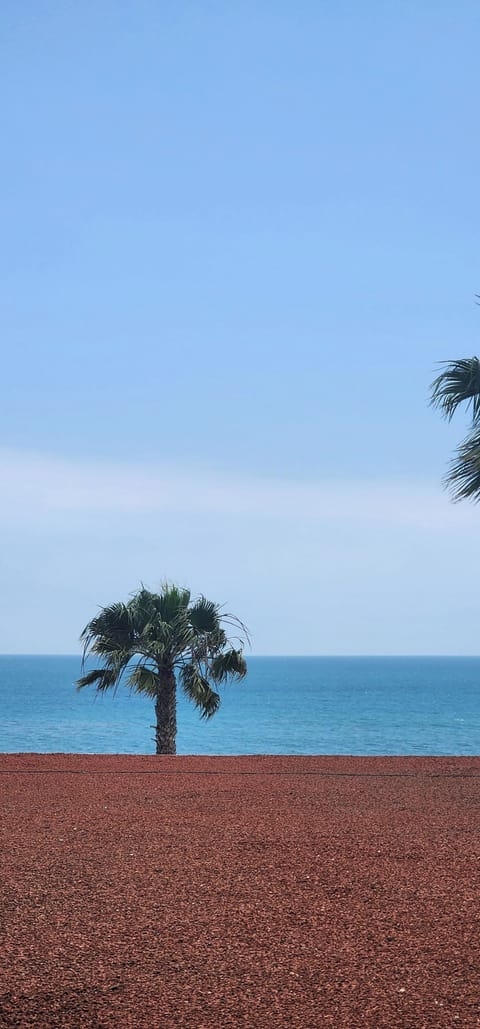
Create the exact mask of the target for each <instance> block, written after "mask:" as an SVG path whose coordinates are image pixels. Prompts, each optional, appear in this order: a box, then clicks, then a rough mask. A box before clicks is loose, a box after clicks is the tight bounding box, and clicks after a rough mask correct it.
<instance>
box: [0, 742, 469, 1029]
mask: <svg viewBox="0 0 480 1029" xmlns="http://www.w3.org/2000/svg"><path fill="white" fill-rule="evenodd" d="M2 773H6V774H2ZM477 778H480V756H479V757H477V756H475V757H468V756H466V757H463V756H459V757H451V756H448V757H419V756H406V757H403V756H399V757H390V756H388V757H385V756H376V757H346V756H343V755H341V756H340V755H330V756H327V755H321V756H296V755H291V756H283V755H252V756H239V757H233V756H218V757H213V756H205V757H203V756H200V755H190V756H183V755H181V756H180V755H179V756H176V757H156V756H155V755H110V754H108V755H104V754H102V755H97V754H88V755H87V754H85V755H84V754H80V755H75V754H64V753H62V754H36V753H30V754H27V753H20V754H0V782H1V784H2V808H3V818H2V821H3V829H4V833H5V836H6V840H5V845H4V848H3V850H2V853H1V855H0V872H1V875H2V883H3V897H4V918H3V921H4V925H5V937H4V938H5V946H4V953H5V959H4V966H3V968H2V970H1V971H0V1025H1V1026H2V1029H3V1027H5V1029H7V1027H11V1026H12V1027H13V1026H17V1027H18V1026H21V1027H22V1029H30V1027H32V1029H33V1027H34V1026H35V1029H37V1027H42V1029H57V1027H65V1029H79V1027H92V1029H93V1027H94V1026H95V1027H98V1029H107V1027H111V1029H113V1027H114V1026H118V1025H122V1027H123V1026H125V1027H126V1029H147V1027H152V1029H156V1027H158V1029H160V1027H162V1029H163V1027H164V1026H166V1025H169V1026H170V1025H171V1026H172V1027H175V1029H177V1027H178V1029H200V1027H201V1029H213V1027H214V1026H215V1029H217V1027H218V1026H219V1025H221V1026H222V1029H223V1027H225V1029H233V1027H236V1029H237V1027H238V1029H240V1027H242V1029H243V1027H244V1026H246V1025H252V1026H253V1025H258V1026H260V1027H262V1029H286V1027H287V1026H288V1027H289V1029H290V1027H291V1029H305V1027H307V1026H308V1029H316V1027H317V1026H319V1027H320V1026H322V1027H323V1026H335V1027H343V1026H345V1027H348V1029H357V1026H358V1029H360V1027H361V1026H362V1027H367V1029H378V1027H379V1026H381V1025H385V1026H386V1025H388V1026H389V1029H390V1027H391V1029H396V1027H398V1029H400V1027H403V1026H405V1025H412V1026H413V1025H415V1027H417V1026H418V1027H419V1029H421V1027H422V1026H425V1027H428V1029H432V1027H433V1029H437V1027H438V1029H440V1027H447V1026H449V1027H451V1026H452V1025H455V1026H464V1027H468V1029H473V1027H474V1026H475V1025H480V1007H479V995H480V970H479V967H478V958H477V955H478V943H479V939H478V937H479V933H478V895H479V886H480V871H479V869H480V861H479V858H480V839H479V832H478V830H479V790H478V784H477V782H476V779H477Z"/></svg>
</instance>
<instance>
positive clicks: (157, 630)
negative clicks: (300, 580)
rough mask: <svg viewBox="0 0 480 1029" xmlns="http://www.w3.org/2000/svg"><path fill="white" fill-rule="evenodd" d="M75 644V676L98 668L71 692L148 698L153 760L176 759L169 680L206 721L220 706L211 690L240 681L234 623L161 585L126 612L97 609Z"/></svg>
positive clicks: (241, 662)
mask: <svg viewBox="0 0 480 1029" xmlns="http://www.w3.org/2000/svg"><path fill="white" fill-rule="evenodd" d="M222 623H224V624H226V625H229V626H233V627H234V629H235V630H236V633H237V635H236V636H235V637H233V639H230V640H229V638H228V637H227V634H226V632H225V630H224V628H223V627H222ZM80 639H81V641H82V642H83V646H84V650H83V662H82V672H85V662H86V660H87V658H91V657H92V656H93V655H95V656H97V657H99V658H100V659H101V663H102V667H100V668H93V669H91V670H90V671H87V672H86V673H85V674H84V675H82V678H81V679H79V680H78V682H77V688H78V689H83V688H84V687H85V686H95V688H96V691H97V692H98V693H104V692H105V691H106V690H109V689H114V690H116V689H117V687H118V686H119V685H120V683H121V682H125V684H126V686H127V687H129V688H130V689H132V690H134V692H135V693H143V694H146V696H148V697H151V698H152V700H153V701H154V703H155V715H156V726H155V742H156V753H157V754H175V752H176V749H175V738H176V732H177V718H176V688H177V680H178V683H179V684H180V686H181V688H182V689H183V691H184V693H186V695H187V697H188V698H189V699H190V700H192V701H193V703H194V704H195V705H196V707H197V708H199V710H200V714H201V717H202V718H211V716H212V715H214V714H215V712H216V711H218V708H219V706H220V696H219V694H218V693H217V692H216V691H215V690H214V689H213V686H216V685H218V684H221V683H227V682H228V681H230V680H239V679H243V678H244V676H245V675H246V674H247V665H246V662H245V658H244V656H243V644H244V642H245V640H247V641H248V632H247V630H246V628H245V626H244V625H243V624H242V623H241V622H240V621H239V619H238V618H235V617H234V616H233V615H222V614H221V611H220V608H219V606H218V605H217V604H214V603H212V601H210V600H206V599H205V597H203V596H201V597H199V598H198V599H197V600H195V601H193V602H192V600H191V595H190V591H189V590H187V589H181V588H180V587H179V586H175V585H169V584H168V583H164V584H163V585H162V588H161V592H160V593H150V592H149V590H147V589H145V588H144V587H143V586H142V588H141V589H140V590H139V591H138V592H137V593H135V594H134V595H133V596H132V597H131V598H130V600H129V601H128V602H127V603H126V604H123V603H117V604H111V605H110V606H109V607H104V608H102V609H101V610H100V613H99V614H98V615H97V617H96V618H92V620H91V622H89V623H88V625H87V626H86V628H85V629H84V630H83V632H82V635H81V637H80ZM233 641H235V642H236V643H237V647H234V646H233V645H232V642H233Z"/></svg>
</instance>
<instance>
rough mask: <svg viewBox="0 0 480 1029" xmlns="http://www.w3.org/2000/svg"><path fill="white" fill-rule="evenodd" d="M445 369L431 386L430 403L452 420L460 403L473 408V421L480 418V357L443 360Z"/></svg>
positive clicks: (474, 422) (475, 421)
mask: <svg viewBox="0 0 480 1029" xmlns="http://www.w3.org/2000/svg"><path fill="white" fill-rule="evenodd" d="M441 364H442V366H443V367H444V371H443V372H441V373H440V375H438V376H437V378H436V379H434V381H433V382H432V384H431V386H430V390H431V396H430V403H431V405H432V407H435V408H437V409H438V410H439V411H440V412H441V413H442V415H443V417H444V418H446V419H447V421H450V420H451V419H452V418H453V415H454V414H455V411H456V410H457V407H459V405H460V404H463V403H466V405H467V409H468V408H469V407H471V408H472V421H473V424H476V423H477V422H478V421H479V420H480V361H479V359H478V357H467V358H462V359H461V360H459V361H442V362H441Z"/></svg>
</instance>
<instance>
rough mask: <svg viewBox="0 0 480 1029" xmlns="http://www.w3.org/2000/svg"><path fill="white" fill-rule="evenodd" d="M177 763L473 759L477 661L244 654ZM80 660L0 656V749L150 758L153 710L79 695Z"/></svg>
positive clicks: (182, 745)
mask: <svg viewBox="0 0 480 1029" xmlns="http://www.w3.org/2000/svg"><path fill="white" fill-rule="evenodd" d="M248 665H249V674H248V677H247V679H246V680H244V681H243V682H242V683H240V684H238V685H234V686H230V687H227V688H226V689H225V690H224V691H223V696H222V707H221V709H220V711H219V712H218V713H217V714H216V715H215V716H214V718H213V719H212V720H211V721H209V722H204V721H201V719H200V717H199V715H198V713H197V712H196V710H195V709H194V707H193V706H192V705H191V704H189V702H188V701H187V700H186V699H185V698H184V697H183V696H182V694H180V695H179V700H178V737H177V751H178V753H179V754H358V755H361V754H480V658H473V657H472V658H470V657H469V658H445V657H441V658H429V657H423V658H417V657H406V658H405V657H402V658H396V657H389V658H384V657H372V658H370V657H362V658H343V657H337V658H336V657H318V658H310V657H308V658H307V657H305V658H301V657H300V658H298V657H283V658H268V657H253V658H252V657H251V658H250V659H249V661H248ZM79 675H80V659H79V658H78V657H31V656H28V657H19V656H15V657H7V656H0V704H1V709H0V710H1V721H0V751H1V752H20V751H27V752H28V751H36V752H40V753H59V752H66V753H69V752H77V753H84V754H94V753H105V754H149V753H154V739H153V736H154V733H153V728H152V725H153V721H154V712H153V705H152V703H151V702H150V701H148V700H146V699H145V698H141V697H138V696H135V695H132V694H130V693H129V691H128V690H126V689H125V688H120V689H119V690H118V691H117V694H116V695H115V696H113V695H111V694H109V695H105V696H96V695H95V693H94V691H93V690H88V689H85V690H83V691H82V692H80V693H79V692H77V691H76V690H75V688H74V680H75V679H76V678H77V677H78V676H79Z"/></svg>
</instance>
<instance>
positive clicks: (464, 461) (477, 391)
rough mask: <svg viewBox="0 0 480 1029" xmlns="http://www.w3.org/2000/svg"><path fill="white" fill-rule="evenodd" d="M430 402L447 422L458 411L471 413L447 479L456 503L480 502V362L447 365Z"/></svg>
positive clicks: (433, 387)
mask: <svg viewBox="0 0 480 1029" xmlns="http://www.w3.org/2000/svg"><path fill="white" fill-rule="evenodd" d="M430 402H431V404H432V405H433V407H436V408H438V409H439V410H440V411H441V413H442V414H443V416H444V418H446V419H447V420H448V421H450V420H451V418H453V415H454V414H455V411H456V410H457V407H459V405H460V404H463V403H465V404H466V407H467V409H469V408H470V409H471V414H472V419H471V424H470V431H469V432H468V434H467V436H466V437H465V439H464V440H463V441H462V442H461V443H460V445H459V446H458V447H457V450H456V452H455V457H454V459H453V461H452V462H451V464H450V468H449V471H448V472H447V475H446V476H445V484H446V486H447V487H448V488H449V489H450V492H451V494H452V496H453V499H454V500H465V499H471V500H476V501H478V500H480V361H479V359H478V357H466V358H463V359H462V360H460V361H448V362H445V363H444V370H443V371H442V372H441V373H440V375H438V376H437V378H436V379H435V380H434V382H432V385H431V398H430Z"/></svg>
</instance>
